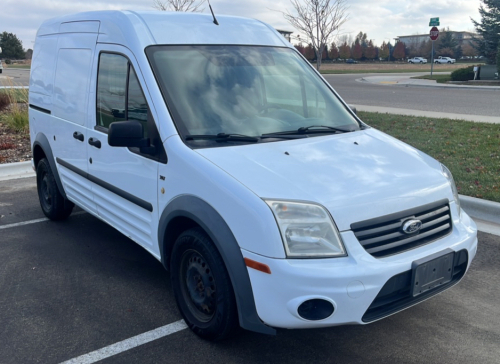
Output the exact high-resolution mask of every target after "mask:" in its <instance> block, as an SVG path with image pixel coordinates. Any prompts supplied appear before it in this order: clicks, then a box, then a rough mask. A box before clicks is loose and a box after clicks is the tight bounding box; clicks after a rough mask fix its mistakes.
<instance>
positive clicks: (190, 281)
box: [180, 250, 217, 322]
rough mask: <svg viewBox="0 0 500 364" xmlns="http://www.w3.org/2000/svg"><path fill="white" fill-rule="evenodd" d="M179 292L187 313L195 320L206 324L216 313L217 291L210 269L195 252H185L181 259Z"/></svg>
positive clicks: (203, 259)
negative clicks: (180, 291)
mask: <svg viewBox="0 0 500 364" xmlns="http://www.w3.org/2000/svg"><path fill="white" fill-rule="evenodd" d="M180 281H181V290H182V296H183V298H184V301H185V302H186V304H187V306H188V309H189V311H190V312H191V314H193V315H194V316H195V317H196V319H197V320H199V321H201V322H208V321H210V320H211V319H212V318H213V317H214V316H215V312H216V303H217V290H216V285H215V277H214V276H213V273H212V269H211V268H210V266H209V265H208V263H207V262H206V260H205V258H204V257H203V256H202V255H201V254H200V253H198V252H197V251H195V250H187V251H186V252H184V254H183V255H182V258H181V265H180Z"/></svg>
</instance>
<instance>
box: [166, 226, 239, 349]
mask: <svg viewBox="0 0 500 364" xmlns="http://www.w3.org/2000/svg"><path fill="white" fill-rule="evenodd" d="M170 267H171V280H172V288H173V290H174V293H175V299H176V301H177V306H178V307H179V310H180V311H181V314H182V317H183V318H184V321H185V322H186V324H187V325H188V326H189V328H190V329H191V330H193V332H194V333H195V334H196V335H198V336H200V337H202V338H203V339H207V340H212V341H218V340H222V339H224V338H226V337H228V336H229V335H230V334H231V333H233V332H234V331H235V330H236V329H237V327H238V312H237V306H236V302H235V299H234V291H233V286H232V284H231V280H230V278H229V274H228V272H227V270H226V267H225V265H224V261H223V260H222V257H221V256H220V254H219V252H218V250H217V248H216V247H215V245H214V244H213V242H212V241H211V239H210V237H209V236H208V235H207V234H206V233H205V232H204V231H203V230H202V229H201V228H193V229H189V230H187V231H185V232H183V233H182V234H181V235H180V236H179V237H178V238H177V240H176V242H175V244H174V247H173V250H172V255H171V263H170Z"/></svg>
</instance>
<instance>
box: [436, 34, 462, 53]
mask: <svg viewBox="0 0 500 364" xmlns="http://www.w3.org/2000/svg"><path fill="white" fill-rule="evenodd" d="M439 37H440V41H439V43H438V50H439V51H441V50H443V49H445V48H450V49H455V48H456V47H457V45H458V43H457V41H456V40H455V38H453V33H451V32H449V31H444V32H442V33H441V34H440V35H439Z"/></svg>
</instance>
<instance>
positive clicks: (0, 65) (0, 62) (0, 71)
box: [0, 60, 3, 73]
mask: <svg viewBox="0 0 500 364" xmlns="http://www.w3.org/2000/svg"><path fill="white" fill-rule="evenodd" d="M2 71H3V65H2V61H1V60H0V73H2Z"/></svg>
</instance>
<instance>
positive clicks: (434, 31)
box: [429, 18, 439, 76]
mask: <svg viewBox="0 0 500 364" xmlns="http://www.w3.org/2000/svg"><path fill="white" fill-rule="evenodd" d="M433 19H437V20H438V23H439V18H432V19H431V23H432V20H433ZM429 36H430V38H431V40H432V53H431V76H432V72H433V71H434V41H435V40H436V39H438V37H439V29H438V28H436V27H432V29H431V31H430V33H429Z"/></svg>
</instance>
